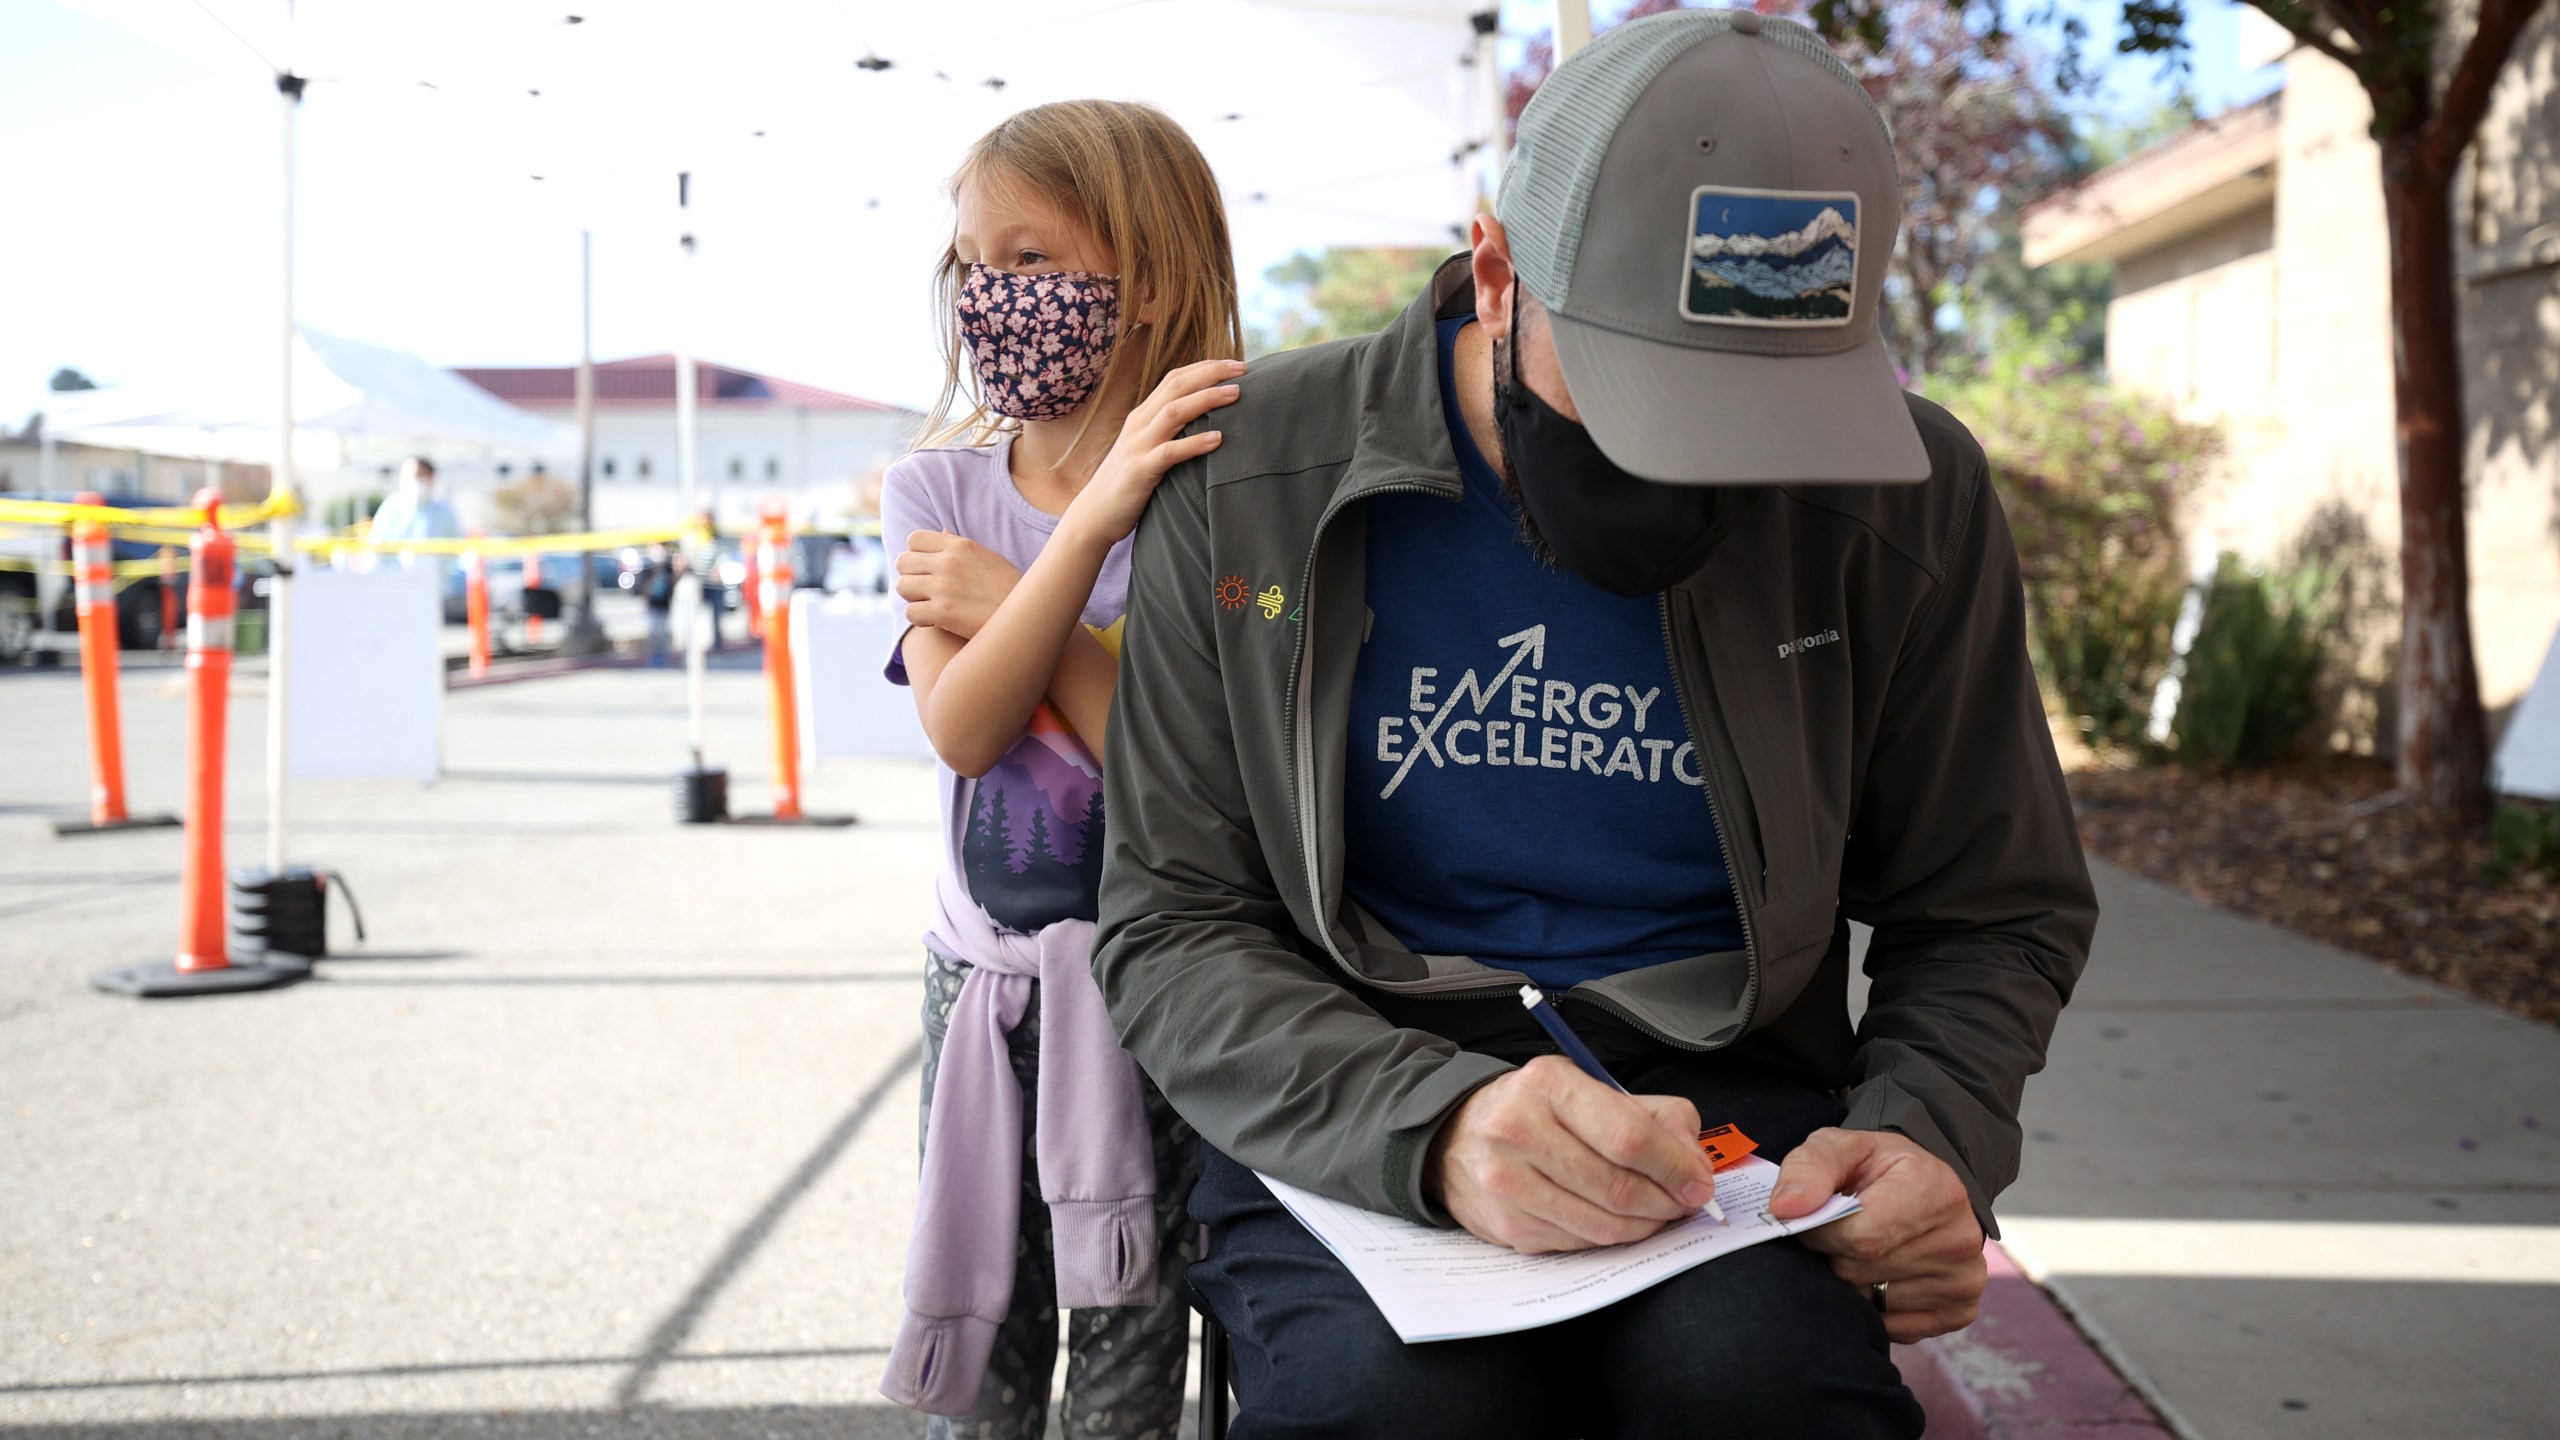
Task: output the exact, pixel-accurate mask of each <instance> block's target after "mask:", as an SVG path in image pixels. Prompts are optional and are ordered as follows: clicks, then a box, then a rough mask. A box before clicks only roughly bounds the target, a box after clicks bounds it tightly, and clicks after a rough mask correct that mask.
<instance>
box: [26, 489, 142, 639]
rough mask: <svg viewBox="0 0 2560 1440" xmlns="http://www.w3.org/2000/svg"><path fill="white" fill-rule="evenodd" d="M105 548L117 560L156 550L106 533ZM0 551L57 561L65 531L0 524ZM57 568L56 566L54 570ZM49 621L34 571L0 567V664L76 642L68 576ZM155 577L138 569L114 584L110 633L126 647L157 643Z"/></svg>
mask: <svg viewBox="0 0 2560 1440" xmlns="http://www.w3.org/2000/svg"><path fill="white" fill-rule="evenodd" d="M10 498H12V499H18V500H53V501H60V502H63V503H72V502H76V501H77V500H78V499H79V496H78V495H76V494H67V493H66V494H36V495H13V496H11V497H10ZM106 503H108V504H110V505H114V506H119V507H124V508H132V509H144V508H150V507H154V506H157V505H159V504H160V503H161V502H159V501H156V500H144V499H140V498H138V497H135V496H131V495H110V496H108V497H107V502H106ZM109 549H110V551H111V552H112V553H113V555H114V557H115V560H116V563H117V564H119V565H122V564H124V563H125V562H127V561H133V560H149V559H151V558H153V557H155V556H157V555H158V554H159V553H160V545H159V543H158V542H156V541H141V540H126V539H122V538H115V539H112V540H111V541H110V543H109ZM0 557H5V558H7V559H10V560H14V561H26V562H37V561H41V562H43V563H45V564H47V565H52V566H57V567H58V566H62V565H66V564H68V563H69V562H70V559H71V537H70V535H69V534H68V533H67V532H54V533H47V532H45V531H42V530H21V529H14V528H13V529H9V530H0ZM177 572H178V609H179V613H180V614H181V615H183V614H185V612H186V572H187V560H186V554H185V550H184V548H183V547H180V550H179V555H178V563H177ZM56 573H57V574H60V573H61V572H60V571H59V570H57V572H56ZM55 588H56V589H57V593H56V594H55V595H54V597H53V614H52V617H51V620H50V623H47V621H46V619H45V617H44V616H43V615H42V614H41V612H40V610H39V606H38V601H37V597H38V595H39V594H41V593H42V589H43V587H39V586H38V584H37V583H36V575H35V572H34V571H33V570H31V569H26V568H21V567H19V566H16V565H11V566H6V567H0V664H5V665H14V664H17V663H19V662H20V661H21V660H23V659H24V658H25V657H26V656H27V655H28V654H29V653H30V652H31V651H34V650H37V649H48V648H49V649H55V650H73V649H76V648H78V645H79V639H78V636H79V628H80V611H79V604H78V597H77V595H76V594H75V593H74V590H73V587H72V585H71V583H70V582H69V580H68V579H64V580H61V581H60V582H59V583H58V585H57V586H56V587H55ZM160 617H161V611H160V577H159V576H157V575H143V576H138V577H136V578H134V579H133V580H130V581H128V582H126V583H125V584H123V585H122V586H120V587H118V589H117V591H116V635H117V639H118V642H119V644H120V645H121V647H122V648H124V649H127V650H150V649H154V648H156V647H158V645H159V644H160Z"/></svg>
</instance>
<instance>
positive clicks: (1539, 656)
mask: <svg viewBox="0 0 2560 1440" xmlns="http://www.w3.org/2000/svg"><path fill="white" fill-rule="evenodd" d="M1493 643H1494V644H1496V645H1508V646H1510V647H1511V658H1510V659H1508V660H1505V661H1503V662H1502V668H1501V669H1500V670H1498V671H1496V672H1494V676H1493V683H1492V684H1490V685H1478V684H1476V683H1475V679H1476V672H1475V671H1474V670H1472V669H1470V670H1468V671H1467V673H1466V675H1465V677H1464V678H1462V679H1461V680H1459V681H1458V683H1457V684H1455V685H1453V686H1451V687H1449V698H1448V699H1447V700H1445V701H1443V702H1441V705H1440V708H1439V710H1437V711H1436V712H1434V713H1433V714H1432V716H1431V723H1430V724H1428V725H1416V726H1415V727H1414V731H1413V748H1412V749H1410V750H1407V751H1406V752H1404V763H1403V764H1402V765H1399V766H1397V767H1396V773H1395V775H1394V777H1393V778H1391V779H1389V780H1388V781H1387V788H1386V789H1384V790H1381V791H1379V792H1378V798H1379V799H1381V800H1384V799H1386V798H1388V797H1389V796H1392V795H1394V794H1395V793H1396V787H1398V786H1400V785H1402V784H1404V777H1405V776H1407V775H1409V774H1412V773H1413V762H1414V761H1416V760H1419V759H1421V758H1422V752H1423V751H1425V750H1429V749H1431V742H1432V741H1433V740H1434V739H1435V738H1437V737H1438V735H1439V734H1440V726H1441V724H1442V722H1444V721H1446V720H1447V719H1448V718H1449V712H1450V711H1452V710H1455V709H1457V708H1458V697H1459V696H1460V695H1462V694H1465V693H1466V692H1467V691H1468V690H1470V689H1472V690H1474V691H1475V701H1476V711H1475V713H1477V714H1478V715H1481V714H1483V713H1484V707H1485V706H1487V705H1490V704H1492V703H1493V697H1494V696H1496V695H1498V694H1500V693H1502V687H1503V686H1504V685H1506V684H1509V683H1510V681H1511V677H1512V676H1513V675H1514V674H1516V673H1518V671H1519V669H1520V662H1521V661H1523V660H1526V661H1528V662H1529V668H1530V669H1532V670H1539V671H1543V670H1545V669H1546V668H1547V627H1546V626H1544V625H1532V626H1530V627H1529V628H1528V629H1526V630H1523V631H1521V632H1519V633H1518V634H1516V635H1505V636H1503V637H1502V638H1501V639H1499V640H1496V641H1494V642H1493ZM1432 753H1433V754H1434V755H1437V754H1438V753H1439V752H1438V751H1436V750H1433V751H1432Z"/></svg>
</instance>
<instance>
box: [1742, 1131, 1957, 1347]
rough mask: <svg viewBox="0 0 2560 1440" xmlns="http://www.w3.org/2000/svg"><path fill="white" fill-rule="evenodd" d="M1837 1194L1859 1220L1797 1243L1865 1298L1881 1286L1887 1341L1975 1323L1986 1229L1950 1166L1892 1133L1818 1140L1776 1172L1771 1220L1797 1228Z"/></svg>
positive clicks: (1823, 1135) (1822, 1135) (1817, 1135)
mask: <svg viewBox="0 0 2560 1440" xmlns="http://www.w3.org/2000/svg"><path fill="white" fill-rule="evenodd" d="M1835 1193H1840V1194H1849V1195H1855V1196H1857V1197H1858V1203H1859V1206H1860V1209H1859V1211H1858V1213H1857V1214H1855V1215H1851V1216H1848V1217H1846V1218H1845V1219H1840V1220H1834V1221H1832V1222H1831V1223H1830V1224H1828V1225H1825V1226H1823V1227H1821V1228H1820V1229H1818V1230H1808V1231H1806V1232H1805V1233H1804V1234H1802V1235H1800V1236H1798V1237H1796V1238H1797V1239H1799V1240H1801V1241H1802V1242H1803V1243H1804V1244H1805V1245H1807V1246H1809V1247H1811V1248H1812V1249H1814V1250H1816V1251H1819V1252H1820V1253H1822V1254H1824V1255H1828V1256H1830V1257H1831V1270H1832V1273H1833V1274H1836V1275H1838V1276H1839V1277H1840V1278H1841V1279H1843V1280H1846V1281H1848V1282H1849V1283H1850V1284H1852V1285H1855V1286H1857V1287H1858V1288H1859V1289H1860V1290H1865V1289H1867V1287H1869V1286H1871V1285H1875V1284H1877V1283H1879V1282H1882V1283H1883V1285H1884V1286H1885V1315H1884V1329H1885V1333H1886V1334H1887V1335H1890V1336H1892V1337H1893V1339H1894V1340H1895V1341H1897V1342H1899V1343H1901V1344H1905V1345H1908V1344H1910V1343H1912V1342H1913V1341H1916V1340H1926V1339H1928V1338H1929V1337H1930V1336H1932V1335H1944V1334H1946V1333H1947V1332H1948V1331H1950V1330H1961V1329H1963V1328H1964V1327H1965V1326H1967V1325H1970V1324H1972V1323H1973V1317H1974V1315H1975V1314H1976V1313H1977V1312H1979V1311H1980V1310H1981V1308H1982V1287H1983V1286H1984V1284H1985V1283H1987V1281H1988V1279H1989V1274H1988V1272H1987V1271H1986V1270H1985V1268H1984V1266H1983V1263H1982V1226H1981V1225H1980V1224H1979V1223H1978V1222H1976V1221H1975V1220H1974V1218H1973V1202H1972V1200H1971V1199H1969V1198H1968V1197H1967V1196H1966V1194H1965V1189H1964V1182H1963V1181H1962V1180H1960V1179H1958V1178H1956V1172H1955V1171H1954V1170H1952V1169H1949V1168H1948V1166H1947V1162H1945V1161H1944V1160H1941V1159H1939V1158H1938V1157H1937V1156H1935V1155H1932V1154H1930V1153H1929V1152H1928V1151H1926V1150H1923V1149H1921V1148H1920V1146H1919V1145H1917V1144H1916V1143H1914V1142H1913V1141H1912V1140H1910V1139H1909V1138H1908V1137H1906V1136H1902V1135H1896V1134H1894V1133H1893V1132H1891V1131H1887V1130H1816V1131H1815V1132H1813V1134H1812V1135H1811V1136H1810V1137H1808V1138H1807V1139H1806V1140H1805V1142H1804V1143H1803V1144H1802V1145H1799V1146H1797V1147H1796V1148H1795V1149H1794V1150H1793V1151H1792V1152H1790V1153H1789V1154H1788V1156H1787V1159H1786V1163H1785V1164H1783V1165H1781V1166H1779V1167H1778V1188H1777V1190H1776V1191H1775V1192H1774V1193H1772V1194H1771V1195H1770V1197H1769V1213H1770V1214H1772V1215H1775V1216H1777V1217H1778V1218H1779V1219H1781V1220H1791V1219H1794V1218H1795V1217H1796V1216H1799V1215H1804V1214H1809V1213H1811V1212H1812V1211H1813V1210H1814V1209H1815V1208H1816V1207H1817V1206H1819V1205H1821V1204H1822V1202H1823V1201H1825V1200H1827V1199H1829V1198H1831V1196H1832V1195H1833V1194H1835Z"/></svg>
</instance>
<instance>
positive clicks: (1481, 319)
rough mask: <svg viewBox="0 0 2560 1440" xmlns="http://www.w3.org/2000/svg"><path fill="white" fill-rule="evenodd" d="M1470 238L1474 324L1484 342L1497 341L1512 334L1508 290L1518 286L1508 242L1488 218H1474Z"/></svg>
mask: <svg viewBox="0 0 2560 1440" xmlns="http://www.w3.org/2000/svg"><path fill="white" fill-rule="evenodd" d="M1469 238H1470V240H1471V241H1472V243H1473V245H1474V248H1475V257H1474V259H1473V261H1472V262H1471V268H1472V269H1473V270H1474V271H1475V280H1476V323H1477V324H1479V325H1482V326H1483V327H1484V333H1485V338H1486V339H1488V340H1499V339H1501V338H1503V337H1504V336H1506V335H1509V334H1510V333H1511V287H1512V286H1513V285H1516V284H1518V283H1519V280H1518V278H1517V277H1516V276H1515V275H1513V273H1512V270H1511V240H1510V237H1508V236H1506V235H1504V234H1503V233H1502V222H1501V221H1499V220H1497V219H1495V218H1494V217H1492V216H1490V215H1478V216H1477V217H1476V219H1475V228H1474V232H1473V234H1472V235H1471V236H1470V237H1469Z"/></svg>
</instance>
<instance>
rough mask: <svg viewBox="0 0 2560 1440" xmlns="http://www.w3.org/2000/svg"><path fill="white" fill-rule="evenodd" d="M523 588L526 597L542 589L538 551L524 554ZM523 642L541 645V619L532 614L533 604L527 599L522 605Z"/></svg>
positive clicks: (540, 555) (540, 560)
mask: <svg viewBox="0 0 2560 1440" xmlns="http://www.w3.org/2000/svg"><path fill="white" fill-rule="evenodd" d="M524 588H525V593H526V594H527V595H528V596H530V595H531V594H532V592H534V591H536V590H540V589H542V588H543V584H542V553H541V552H540V551H527V552H526V553H525V557H524ZM524 642H525V643H526V644H528V645H539V644H541V643H542V617H541V616H540V615H537V614H535V613H534V610H533V602H532V601H531V600H530V599H527V600H526V601H525V605H524Z"/></svg>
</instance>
